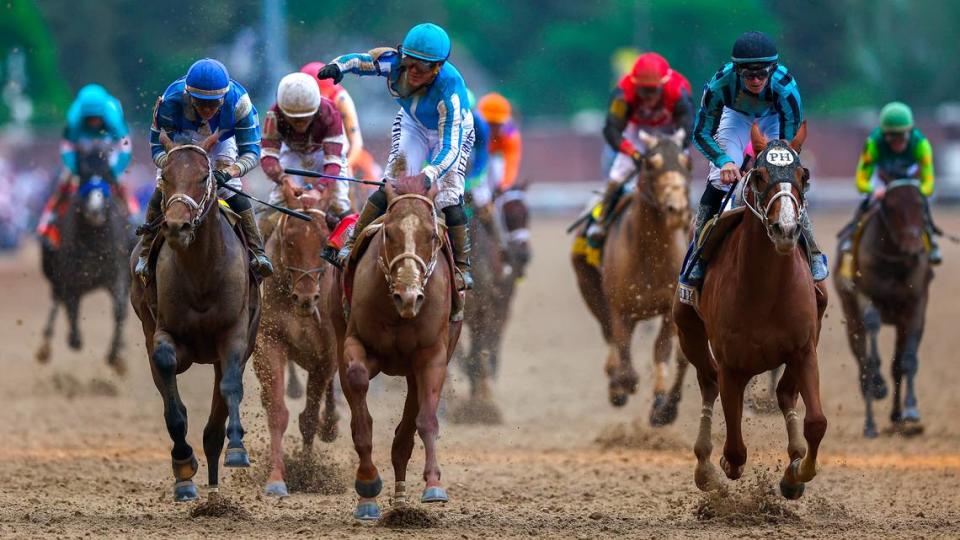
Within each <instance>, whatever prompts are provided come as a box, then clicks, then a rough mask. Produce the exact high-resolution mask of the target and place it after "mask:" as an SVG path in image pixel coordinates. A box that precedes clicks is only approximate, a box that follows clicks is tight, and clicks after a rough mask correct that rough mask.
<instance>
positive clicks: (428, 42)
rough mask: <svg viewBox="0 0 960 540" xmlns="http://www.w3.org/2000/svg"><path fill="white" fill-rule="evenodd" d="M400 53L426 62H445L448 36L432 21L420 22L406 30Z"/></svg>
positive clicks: (448, 53) (448, 49)
mask: <svg viewBox="0 0 960 540" xmlns="http://www.w3.org/2000/svg"><path fill="white" fill-rule="evenodd" d="M400 54H401V55H407V56H412V57H414V58H419V59H420V60H425V61H427V62H445V61H446V60H447V58H449V57H450V36H448V35H447V32H446V31H445V30H444V29H443V28H440V27H439V26H437V25H435V24H433V23H421V24H418V25H416V26H414V27H413V28H411V29H410V31H409V32H407V36H406V37H405V38H403V45H401V46H400Z"/></svg>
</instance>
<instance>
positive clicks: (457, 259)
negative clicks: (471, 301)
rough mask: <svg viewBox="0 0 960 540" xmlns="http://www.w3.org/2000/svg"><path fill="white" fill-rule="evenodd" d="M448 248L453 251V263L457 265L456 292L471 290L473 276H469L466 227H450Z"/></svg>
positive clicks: (468, 238) (468, 242) (468, 246)
mask: <svg viewBox="0 0 960 540" xmlns="http://www.w3.org/2000/svg"><path fill="white" fill-rule="evenodd" d="M447 231H448V232H449V233H450V248H451V249H452V250H453V262H454V264H456V265H457V275H456V278H455V279H456V280H457V290H458V291H468V290H470V289H472V288H473V276H471V275H470V232H469V231H468V230H467V225H466V224H463V225H451V226H448V227H447Z"/></svg>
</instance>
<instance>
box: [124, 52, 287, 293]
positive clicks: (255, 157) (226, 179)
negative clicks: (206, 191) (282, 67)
mask: <svg viewBox="0 0 960 540" xmlns="http://www.w3.org/2000/svg"><path fill="white" fill-rule="evenodd" d="M161 131H164V132H166V133H167V135H168V136H169V137H170V138H171V139H172V140H173V141H174V142H175V143H182V144H196V143H199V142H200V141H202V140H203V139H205V138H206V137H208V136H210V135H211V134H212V133H214V132H217V133H219V135H220V142H218V143H217V144H216V146H214V147H213V149H212V150H211V151H210V159H211V161H212V163H213V166H214V176H216V179H217V183H218V184H227V185H229V186H231V187H234V188H237V189H240V188H241V187H242V184H241V183H240V177H241V176H243V175H245V174H247V173H248V172H250V171H251V170H253V169H254V168H255V167H256V166H257V165H258V164H259V163H260V121H259V119H258V118H257V109H256V108H255V107H254V106H253V102H252V101H251V100H250V96H249V95H248V94H247V91H246V90H245V89H244V88H243V86H241V85H240V83H238V82H237V81H234V80H233V79H231V78H230V75H229V74H228V73H227V68H226V67H225V66H224V65H223V64H221V63H220V62H218V61H217V60H213V59H210V58H204V59H203V60H198V61H196V62H194V64H193V65H192V66H190V69H189V70H188V71H187V75H186V76H185V77H181V78H179V79H177V80H175V81H173V83H172V84H170V86H168V87H167V90H166V91H165V92H164V93H163V95H162V96H161V97H160V98H158V99H157V103H156V105H155V107H154V112H153V124H152V125H151V126H150V150H151V153H152V154H153V161H154V163H155V164H156V165H157V168H158V169H157V182H158V183H159V181H160V174H161V171H162V169H163V166H164V164H165V163H166V160H167V153H166V151H165V150H164V148H163V145H162V144H161V143H160V132H161ZM217 195H218V197H219V198H221V199H224V200H225V201H226V202H227V204H228V205H229V206H230V208H231V209H232V210H233V211H234V212H236V213H237V214H238V215H239V216H240V224H241V226H242V227H243V232H244V235H245V236H246V237H247V240H248V242H249V243H250V249H251V251H252V252H253V256H252V258H251V261H250V265H251V267H252V268H253V270H254V271H255V272H257V274H259V275H260V276H262V277H267V276H269V275H271V274H272V273H273V265H272V264H271V263H270V259H269V258H267V255H266V253H265V252H264V250H263V238H262V237H261V236H260V229H259V228H257V220H256V218H255V217H254V212H253V207H252V206H251V204H250V200H249V199H247V198H246V197H240V196H238V195H236V194H235V193H234V192H232V191H229V190H227V189H225V188H223V187H221V188H219V190H218V192H217ZM161 198H162V195H161V193H160V190H159V189H157V190H155V191H154V192H153V197H152V198H151V199H150V206H149V207H148V208H147V216H146V221H147V223H151V222H153V221H154V220H155V219H157V218H158V217H159V216H160V215H161V209H160V201H161ZM155 236H156V231H155V230H154V231H150V232H147V233H146V234H144V235H143V244H142V246H141V250H140V259H139V260H138V261H137V267H136V273H137V274H138V275H140V276H142V277H146V276H148V275H149V269H148V267H147V259H148V257H149V254H150V246H151V244H153V239H154V237H155Z"/></svg>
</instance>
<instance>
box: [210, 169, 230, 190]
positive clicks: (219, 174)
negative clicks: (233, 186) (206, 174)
mask: <svg viewBox="0 0 960 540" xmlns="http://www.w3.org/2000/svg"><path fill="white" fill-rule="evenodd" d="M213 178H214V179H215V180H216V181H217V187H222V186H223V185H224V184H226V183H227V182H229V181H230V180H233V176H231V175H230V173H229V172H227V171H225V170H220V171H213Z"/></svg>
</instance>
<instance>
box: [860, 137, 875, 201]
mask: <svg viewBox="0 0 960 540" xmlns="http://www.w3.org/2000/svg"><path fill="white" fill-rule="evenodd" d="M877 157H878V153H877V143H876V141H874V140H873V137H867V140H866V142H864V143H863V151H862V152H860V160H859V161H858V162H857V191H858V192H860V193H861V194H863V195H869V194H871V193H873V171H874V170H876V168H877Z"/></svg>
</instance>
